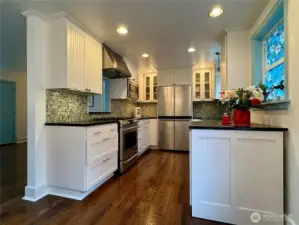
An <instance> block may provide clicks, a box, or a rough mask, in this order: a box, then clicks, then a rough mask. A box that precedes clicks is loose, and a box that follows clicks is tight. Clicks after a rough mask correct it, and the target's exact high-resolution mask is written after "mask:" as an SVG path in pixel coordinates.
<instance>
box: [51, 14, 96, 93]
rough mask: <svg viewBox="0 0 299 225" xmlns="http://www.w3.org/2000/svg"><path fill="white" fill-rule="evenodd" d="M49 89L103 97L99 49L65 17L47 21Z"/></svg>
mask: <svg viewBox="0 0 299 225" xmlns="http://www.w3.org/2000/svg"><path fill="white" fill-rule="evenodd" d="M49 24H50V26H49V27H50V29H49V34H50V41H51V47H50V51H49V53H50V54H49V58H50V66H49V74H50V76H49V80H48V82H47V84H48V86H47V88H48V89H70V90H75V91H83V92H87V93H95V94H102V46H101V44H100V43H98V42H97V41H96V40H94V39H93V38H92V37H91V36H90V35H88V34H87V33H86V32H84V31H83V30H82V29H81V28H79V27H78V26H76V25H75V24H73V23H72V22H70V21H69V20H68V19H66V18H60V19H55V20H53V21H50V23H49Z"/></svg>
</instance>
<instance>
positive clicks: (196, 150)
mask: <svg viewBox="0 0 299 225" xmlns="http://www.w3.org/2000/svg"><path fill="white" fill-rule="evenodd" d="M190 133H191V139H190V141H191V152H190V162H191V165H190V167H191V168H190V171H191V174H190V181H191V185H190V188H191V190H190V193H191V205H192V216H193V217H198V218H203V219H209V220H215V221H220V222H224V223H229V224H244V225H245V224H248V225H249V224H252V221H251V220H250V218H251V215H252V213H257V212H258V213H259V214H258V215H260V216H261V218H262V220H261V221H260V222H259V224H263V225H266V224H269V220H267V219H263V218H271V219H272V218H278V217H273V216H274V215H275V216H281V215H283V213H284V208H283V205H284V204H283V203H284V199H283V196H284V191H283V132H274V131H270V132H269V131H228V130H225V131H220V130H216V131H215V130H209V129H207V130H206V129H205V130H196V129H194V130H191V131H190ZM269 156H270V157H271V160H269ZM283 222H284V221H283V220H275V224H280V225H282V224H284V223H283Z"/></svg>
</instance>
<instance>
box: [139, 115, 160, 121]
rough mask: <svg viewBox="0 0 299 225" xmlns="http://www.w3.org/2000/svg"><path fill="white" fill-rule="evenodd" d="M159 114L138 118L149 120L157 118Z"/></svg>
mask: <svg viewBox="0 0 299 225" xmlns="http://www.w3.org/2000/svg"><path fill="white" fill-rule="evenodd" d="M157 118H158V117H157V116H145V117H140V118H137V119H138V120H147V119H157Z"/></svg>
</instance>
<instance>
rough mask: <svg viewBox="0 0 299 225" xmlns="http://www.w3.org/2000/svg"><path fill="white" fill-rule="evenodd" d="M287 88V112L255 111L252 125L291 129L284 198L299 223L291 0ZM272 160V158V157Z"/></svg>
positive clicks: (298, 110)
mask: <svg viewBox="0 0 299 225" xmlns="http://www.w3.org/2000/svg"><path fill="white" fill-rule="evenodd" d="M276 2H277V0H270V1H269V3H268V5H267V6H266V8H265V10H264V11H263V12H262V14H261V16H260V17H259V19H258V20H257V21H256V24H255V25H254V26H253V29H252V32H253V33H254V31H255V30H256V29H257V28H258V27H259V25H260V24H261V23H262V22H263V21H264V19H265V18H266V16H267V15H268V13H269V12H270V9H271V8H272V7H273V6H274V5H275V3H276ZM287 9H288V15H287V22H288V31H287V32H288V44H289V46H288V88H289V97H290V100H291V103H290V107H289V109H288V110H286V111H271V112H267V111H259V112H256V111H254V112H253V113H252V121H253V122H263V123H271V124H274V125H278V126H283V127H288V128H289V132H288V133H287V134H286V136H285V163H284V165H285V181H286V184H285V185H286V186H285V198H286V213H288V214H291V215H292V216H291V218H292V219H293V220H294V221H296V224H299V191H298V190H299V138H298V137H299V94H298V85H299V76H298V72H299V71H298V52H299V29H298V21H299V13H298V12H299V1H298V0H288V6H287ZM269 157H271V156H269Z"/></svg>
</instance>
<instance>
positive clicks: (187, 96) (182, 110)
mask: <svg viewBox="0 0 299 225" xmlns="http://www.w3.org/2000/svg"><path fill="white" fill-rule="evenodd" d="M174 104H175V106H174V108H175V116H192V112H191V111H192V105H191V104H192V97H191V85H180V86H175V101H174Z"/></svg>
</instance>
